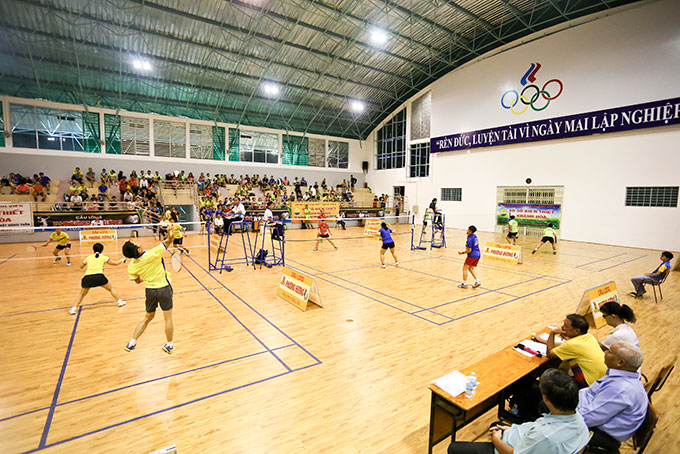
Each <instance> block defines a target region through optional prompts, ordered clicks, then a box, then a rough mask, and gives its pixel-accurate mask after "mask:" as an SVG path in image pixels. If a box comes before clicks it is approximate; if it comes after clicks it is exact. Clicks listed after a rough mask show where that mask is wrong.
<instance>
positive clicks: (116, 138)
mask: <svg viewBox="0 0 680 454" xmlns="http://www.w3.org/2000/svg"><path fill="white" fill-rule="evenodd" d="M104 134H106V153H108V154H122V153H123V151H122V148H121V144H120V116H119V115H110V114H105V115H104Z"/></svg>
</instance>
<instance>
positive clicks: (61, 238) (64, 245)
mask: <svg viewBox="0 0 680 454" xmlns="http://www.w3.org/2000/svg"><path fill="white" fill-rule="evenodd" d="M52 241H56V242H57V247H55V248H54V251H52V255H53V256H55V257H56V258H55V259H54V263H57V262H58V261H59V260H61V257H59V251H64V255H65V256H66V266H71V255H70V254H71V238H69V236H68V234H67V233H66V232H64V231H62V230H61V229H59V228H57V229H54V232H52V234H51V235H50V238H49V239H48V240H47V241H46V242H45V244H43V247H44V246H47V245H48V244H50V243H51V242H52Z"/></svg>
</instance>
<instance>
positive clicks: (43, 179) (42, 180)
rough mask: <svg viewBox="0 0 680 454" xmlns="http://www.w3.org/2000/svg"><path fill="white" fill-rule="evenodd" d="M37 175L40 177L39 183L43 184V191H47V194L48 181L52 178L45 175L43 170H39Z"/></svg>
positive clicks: (48, 189) (48, 191) (48, 188)
mask: <svg viewBox="0 0 680 454" xmlns="http://www.w3.org/2000/svg"><path fill="white" fill-rule="evenodd" d="M38 177H39V178H40V184H41V185H42V186H43V188H45V191H47V193H48V194H49V193H50V181H52V180H50V177H48V176H47V175H45V174H44V173H43V172H40V173H39V174H38Z"/></svg>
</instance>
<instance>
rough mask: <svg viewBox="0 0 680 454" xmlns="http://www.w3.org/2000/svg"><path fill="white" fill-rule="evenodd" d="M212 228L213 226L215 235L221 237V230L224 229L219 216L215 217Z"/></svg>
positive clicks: (222, 220)
mask: <svg viewBox="0 0 680 454" xmlns="http://www.w3.org/2000/svg"><path fill="white" fill-rule="evenodd" d="M214 226H215V233H217V234H218V235H222V233H223V231H224V230H223V229H224V219H223V218H222V215H221V214H217V215H215V218H214Z"/></svg>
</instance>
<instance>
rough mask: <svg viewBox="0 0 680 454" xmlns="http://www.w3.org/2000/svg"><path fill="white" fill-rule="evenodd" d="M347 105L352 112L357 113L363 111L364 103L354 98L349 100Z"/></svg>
mask: <svg viewBox="0 0 680 454" xmlns="http://www.w3.org/2000/svg"><path fill="white" fill-rule="evenodd" d="M349 106H350V107H351V108H352V110H353V111H354V112H357V113H359V112H363V111H364V108H365V107H366V105H365V104H364V103H363V102H362V101H358V100H356V99H355V100H354V101H352V102H350V104H349Z"/></svg>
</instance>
